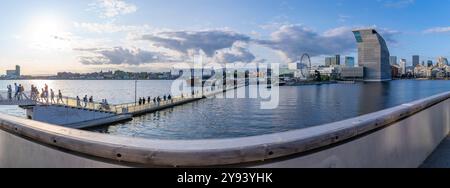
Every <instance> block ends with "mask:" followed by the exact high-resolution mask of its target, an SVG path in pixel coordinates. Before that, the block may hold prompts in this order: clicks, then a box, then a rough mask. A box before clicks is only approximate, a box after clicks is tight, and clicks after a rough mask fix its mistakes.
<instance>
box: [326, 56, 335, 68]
mask: <svg viewBox="0 0 450 188" xmlns="http://www.w3.org/2000/svg"><path fill="white" fill-rule="evenodd" d="M332 61H333V58H331V57H326V58H325V66H327V67H329V66H331V63H332Z"/></svg>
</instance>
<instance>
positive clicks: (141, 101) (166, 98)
mask: <svg viewBox="0 0 450 188" xmlns="http://www.w3.org/2000/svg"><path fill="white" fill-rule="evenodd" d="M152 101H153V104H159V103H161V102H162V101H170V102H173V97H172V95H170V94H169V95H164V96H162V97H160V96H157V97H154V98H153V99H152V97H147V98H146V97H139V100H138V105H139V106H141V105H146V104H150V103H152Z"/></svg>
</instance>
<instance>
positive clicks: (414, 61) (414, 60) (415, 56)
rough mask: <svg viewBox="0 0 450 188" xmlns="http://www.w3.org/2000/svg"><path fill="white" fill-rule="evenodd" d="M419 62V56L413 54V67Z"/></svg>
mask: <svg viewBox="0 0 450 188" xmlns="http://www.w3.org/2000/svg"><path fill="white" fill-rule="evenodd" d="M419 63H420V57H419V56H418V55H413V56H412V64H413V67H417V66H418V65H419Z"/></svg>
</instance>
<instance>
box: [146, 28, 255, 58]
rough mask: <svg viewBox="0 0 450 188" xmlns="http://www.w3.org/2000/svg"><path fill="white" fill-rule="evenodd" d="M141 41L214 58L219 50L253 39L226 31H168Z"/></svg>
mask: <svg viewBox="0 0 450 188" xmlns="http://www.w3.org/2000/svg"><path fill="white" fill-rule="evenodd" d="M140 40H146V41H150V42H151V43H152V44H153V45H154V46H157V47H162V48H167V49H171V50H174V51H177V52H180V53H183V54H186V55H187V54H189V53H190V51H192V50H195V51H202V52H203V53H205V54H206V55H207V56H208V57H212V56H214V54H215V52H216V51H217V50H221V49H225V48H231V47H232V46H233V44H234V43H235V42H238V41H241V42H248V41H250V40H251V38H250V37H249V36H247V35H244V34H239V33H236V32H232V31H225V30H207V31H168V32H160V33H156V34H146V35H142V36H141V37H140Z"/></svg>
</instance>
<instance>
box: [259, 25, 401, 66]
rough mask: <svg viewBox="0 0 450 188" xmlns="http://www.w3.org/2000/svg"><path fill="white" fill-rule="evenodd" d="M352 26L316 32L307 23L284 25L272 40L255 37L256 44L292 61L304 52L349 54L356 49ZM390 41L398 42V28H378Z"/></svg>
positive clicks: (313, 54)
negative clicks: (304, 24) (256, 38)
mask: <svg viewBox="0 0 450 188" xmlns="http://www.w3.org/2000/svg"><path fill="white" fill-rule="evenodd" d="M353 29H354V28H351V27H338V28H334V29H330V30H327V31H325V32H322V33H320V32H316V31H314V30H313V29H310V28H308V27H306V26H303V25H292V24H290V25H284V26H281V27H280V28H279V29H278V30H276V31H275V32H273V33H272V34H271V38H270V39H269V40H255V42H256V43H258V44H260V45H263V46H266V47H269V48H272V49H274V50H277V51H280V52H281V53H282V54H283V55H284V56H285V57H286V58H288V59H289V60H291V61H294V60H296V59H298V58H299V57H300V56H301V55H302V54H303V53H308V54H309V55H311V56H321V55H331V54H345V53H349V52H351V51H354V50H356V42H355V38H354V36H353V33H352V30H353ZM377 30H378V31H379V33H380V34H381V35H382V36H383V38H384V39H385V40H386V41H387V43H389V44H395V43H396V40H395V39H394V38H395V37H394V36H395V35H397V34H399V32H398V31H395V30H389V29H383V28H380V29H377Z"/></svg>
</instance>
